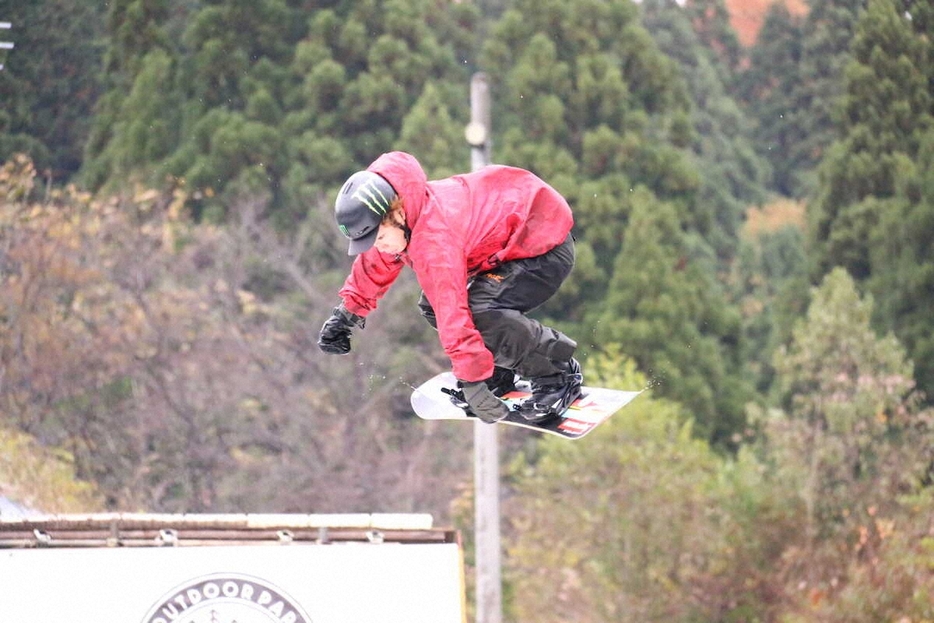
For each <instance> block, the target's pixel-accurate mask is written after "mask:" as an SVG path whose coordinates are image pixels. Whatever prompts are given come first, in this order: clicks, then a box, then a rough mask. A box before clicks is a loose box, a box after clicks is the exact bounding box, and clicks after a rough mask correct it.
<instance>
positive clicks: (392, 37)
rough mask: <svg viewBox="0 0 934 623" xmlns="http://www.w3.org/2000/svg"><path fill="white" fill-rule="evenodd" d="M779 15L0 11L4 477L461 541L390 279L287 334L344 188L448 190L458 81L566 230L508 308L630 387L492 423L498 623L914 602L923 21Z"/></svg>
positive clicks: (426, 338)
mask: <svg viewBox="0 0 934 623" xmlns="http://www.w3.org/2000/svg"><path fill="white" fill-rule="evenodd" d="M793 8H794V9H795V10H793V11H789V10H788V9H787V8H786V7H785V6H784V5H778V4H775V5H772V7H771V8H769V9H768V10H767V11H766V13H764V14H762V15H761V22H762V26H761V29H760V30H759V32H758V37H756V38H755V41H754V42H752V40H751V39H750V38H749V37H747V36H746V35H747V33H744V32H737V30H736V28H735V27H734V24H735V23H736V19H735V18H736V11H737V4H736V3H729V4H725V3H724V2H723V1H722V0H690V1H688V2H687V3H683V4H682V3H677V2H673V1H669V0H645V1H643V2H641V3H633V2H632V1H631V0H583V1H575V2H568V1H566V0H544V1H532V0H497V1H479V0H478V1H476V2H470V1H467V0H463V1H460V2H451V1H447V0H362V1H345V0H336V1H335V0H331V1H324V2H316V1H314V0H259V1H257V0H249V1H248V0H111V1H110V2H108V3H99V2H93V1H91V0H33V1H32V2H20V1H17V0H0V21H9V22H11V23H12V24H13V28H12V29H10V30H9V31H0V32H3V37H4V38H7V39H9V40H12V41H14V42H15V44H16V46H15V47H14V48H13V49H12V50H0V62H2V63H3V65H4V68H3V70H0V102H2V104H0V494H3V495H8V496H11V497H15V498H18V499H20V500H21V501H22V502H24V503H26V504H29V505H32V506H37V507H41V508H43V509H46V510H52V511H54V510H61V511H65V510H75V509H85V510H103V509H110V510H127V511H131V510H132V511H137V510H145V511H165V512H204V511H210V512H292V511H295V512H374V511H379V512H393V511H398V512H408V511H417V512H430V513H432V514H433V515H435V517H436V518H437V520H438V521H439V522H442V523H446V522H451V523H454V524H455V525H457V526H458V527H459V528H462V529H463V530H464V531H465V532H464V533H465V535H467V536H468V541H469V535H470V527H471V522H472V519H471V517H472V515H471V513H470V507H471V499H472V491H471V482H472V464H471V441H472V434H471V430H470V428H469V427H464V426H462V425H457V424H452V423H444V422H426V421H423V420H420V419H418V418H416V417H415V416H414V414H413V413H412V412H411V410H410V407H409V404H408V396H409V392H410V391H411V390H410V385H412V384H416V383H418V382H420V381H422V380H424V379H425V378H426V377H428V376H429V375H431V374H433V373H435V372H438V371H441V370H443V369H446V368H447V366H448V365H449V364H448V362H447V360H446V358H445V357H444V354H443V352H442V351H441V348H440V346H439V345H438V343H437V336H436V334H435V333H434V331H433V330H432V329H431V328H430V327H429V326H428V324H427V323H424V322H423V321H422V320H421V318H420V317H419V315H418V312H417V310H416V308H415V302H416V300H417V298H418V295H419V289H418V284H417V283H416V282H415V279H414V278H413V276H412V274H411V273H405V275H404V277H403V278H402V279H401V280H400V282H398V283H397V284H396V286H395V287H394V288H393V289H392V291H391V292H390V293H389V295H388V296H387V297H386V298H385V299H384V300H383V301H381V303H380V308H379V309H378V310H377V311H376V312H375V313H374V314H372V315H371V316H370V317H369V318H368V319H367V325H366V328H365V329H364V330H362V331H358V332H356V333H355V335H354V338H353V347H354V348H353V351H352V353H351V354H350V355H348V356H346V357H328V356H326V355H324V354H323V353H321V352H320V351H319V350H318V348H317V346H316V344H315V341H316V338H317V333H318V330H319V328H320V326H321V323H322V322H323V321H324V320H325V319H326V318H327V316H328V315H329V314H330V312H331V309H332V308H333V307H334V305H335V304H336V303H337V302H338V299H337V295H336V292H337V289H338V288H339V287H340V284H341V282H342V280H343V278H344V276H345V275H346V271H347V270H348V268H349V265H350V258H349V257H348V256H347V255H346V250H345V247H344V244H343V242H342V239H341V238H340V236H339V233H338V232H337V230H336V227H335V226H334V221H333V216H332V215H333V201H334V196H335V193H336V190H337V188H338V187H339V185H340V184H341V182H342V181H343V180H344V179H345V178H346V177H347V176H348V175H349V174H351V173H352V172H354V171H356V170H358V169H360V168H363V167H365V166H366V165H367V164H369V162H371V161H372V160H373V159H375V158H376V157H377V156H379V155H380V154H381V153H383V152H385V151H388V150H392V149H403V150H407V151H410V152H411V153H413V154H414V155H415V156H416V157H418V159H419V160H420V161H421V163H422V164H423V165H424V167H425V169H426V171H427V173H428V175H429V176H430V177H431V178H437V177H442V176H446V175H449V174H453V173H456V172H462V171H466V170H467V169H468V168H469V166H470V162H469V149H468V147H467V145H466V143H465V140H464V133H463V128H464V126H465V124H466V122H467V120H468V118H469V110H468V104H469V101H468V85H469V81H470V77H471V75H472V74H473V73H474V72H475V71H484V72H486V73H487V74H488V76H489V78H490V84H491V86H492V95H493V114H492V116H493V124H494V133H493V142H492V151H493V158H494V160H495V161H496V162H499V163H505V164H511V165H515V166H521V167H525V168H528V169H531V170H533V171H534V172H536V173H537V174H539V175H540V176H541V177H543V178H544V179H546V180H547V181H549V182H550V183H551V184H553V185H554V186H555V187H556V188H557V189H558V190H559V191H561V192H562V193H563V194H564V195H565V196H566V197H567V198H568V200H569V202H570V204H571V206H572V208H573V210H574V214H575V235H576V238H577V240H578V243H577V245H578V246H577V251H578V260H577V265H576V267H575V270H574V273H573V274H572V276H571V277H570V279H569V280H568V282H567V283H566V284H565V286H564V287H563V288H562V290H561V291H560V293H559V294H558V296H556V297H555V298H554V299H552V300H551V301H549V303H548V304H547V305H546V306H545V307H544V308H543V309H542V310H540V311H539V312H537V313H538V314H539V315H540V316H542V317H543V318H547V319H548V321H549V322H550V323H553V324H554V325H555V326H557V327H560V328H561V329H562V330H564V331H566V332H568V333H569V334H570V335H572V336H573V337H575V338H576V339H577V340H578V341H579V342H580V345H581V350H580V354H581V358H582V361H583V365H584V373H585V379H586V382H587V383H588V384H593V385H604V386H607V387H618V388H622V389H633V388H641V387H648V388H649V391H648V392H646V393H645V394H643V396H641V397H640V398H639V399H638V400H637V401H636V402H635V403H633V405H632V407H630V408H628V409H627V410H625V411H624V412H622V413H621V414H619V415H617V416H616V417H615V418H614V419H613V420H611V422H610V423H608V424H606V425H604V426H603V427H601V428H600V429H599V430H597V431H596V432H594V433H593V434H592V435H591V436H589V437H588V438H587V439H585V440H583V441H580V442H575V443H570V442H561V441H558V440H553V439H542V438H539V437H537V436H534V435H532V434H530V433H528V432H527V431H521V432H520V431H517V430H515V429H503V430H502V435H501V443H502V445H503V447H502V450H501V452H502V455H503V459H504V472H505V478H504V512H505V515H504V551H505V553H506V560H505V564H506V567H507V569H506V581H507V584H508V589H509V590H507V595H508V596H509V598H508V600H507V604H506V610H507V613H506V614H507V619H508V620H510V621H544V622H547V621H569V620H573V621H578V622H584V623H586V622H598V621H601V622H602V621H684V622H685V623H687V622H690V621H748V622H752V621H775V622H778V621H783V622H790V621H794V622H797V621H801V622H804V621H822V622H823V621H826V622H830V621H841V622H842V621H848V622H853V621H866V622H867V623H870V622H873V623H874V622H877V621H887V620H893V621H905V622H920V621H930V620H934V575H932V573H931V569H932V568H934V523H932V521H934V520H932V517H934V498H932V493H934V484H932V480H934V433H932V426H934V411H932V404H934V399H932V397H934V338H932V335H934V314H932V313H931V311H930V310H931V309H934V251H932V249H931V244H930V241H931V240H932V239H934V86H932V85H934V45H932V42H931V39H930V37H931V32H934V24H932V20H934V3H932V1H931V0H920V1H918V0H911V1H909V0H811V2H809V3H808V4H807V6H806V10H800V9H801V7H798V6H797V5H796V6H795V7H793ZM730 11H733V15H732V16H731V14H730ZM731 17H732V18H733V19H732V20H731ZM584 474H587V475H584ZM468 546H469V542H468ZM542 586H547V587H549V589H548V590H546V591H542V590H541V587H542Z"/></svg>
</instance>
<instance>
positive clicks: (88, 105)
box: [0, 0, 105, 182]
mask: <svg viewBox="0 0 934 623" xmlns="http://www.w3.org/2000/svg"><path fill="white" fill-rule="evenodd" d="M104 14H105V10H104V8H103V4H101V3H97V2H83V1H80V0H34V1H31V2H22V1H19V0H13V1H12V2H11V1H10V0H0V20H2V21H7V22H10V23H11V24H12V28H11V29H10V30H3V31H0V33H2V37H3V39H4V40H5V41H12V42H13V43H14V45H15V47H14V48H13V50H11V51H9V52H7V53H6V54H5V58H0V62H2V63H3V64H4V68H3V70H2V71H0V102H2V106H0V162H4V161H6V160H7V159H8V158H10V156H12V155H13V154H14V153H18V152H20V153H25V154H27V155H29V156H30V158H31V159H32V160H33V162H34V163H35V165H36V167H37V168H38V169H39V171H41V172H43V174H44V175H46V176H48V177H50V178H51V179H52V180H53V181H55V182H64V181H67V180H69V179H71V177H72V176H73V175H74V174H75V173H76V172H77V171H78V169H79V168H80V166H81V161H82V157H83V150H84V143H85V141H86V140H87V136H88V134H89V132H90V127H91V119H92V112H93V109H94V106H95V103H96V101H97V98H98V96H99V95H100V93H101V89H102V87H101V78H100V75H99V71H100V68H101V65H102V55H103V50H102V46H101V37H102V35H103V32H104Z"/></svg>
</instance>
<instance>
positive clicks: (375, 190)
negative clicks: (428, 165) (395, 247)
mask: <svg viewBox="0 0 934 623" xmlns="http://www.w3.org/2000/svg"><path fill="white" fill-rule="evenodd" d="M395 198H396V191H395V190H394V189H393V187H392V186H391V185H390V184H389V182H387V181H386V179H385V178H384V177H383V176H381V175H379V174H377V173H373V172H372V171H358V172H357V173H354V174H353V175H351V176H350V177H349V178H348V179H347V181H346V182H344V185H343V187H341V190H340V192H339V193H337V201H336V202H335V203H334V213H335V217H336V218H337V226H338V227H339V228H340V230H341V233H342V234H344V235H345V236H347V237H348V238H350V248H349V249H348V250H347V254H348V255H358V254H360V253H363V252H364V251H366V250H367V249H369V248H370V247H372V246H373V243H374V242H376V235H377V232H378V230H379V226H380V223H382V222H383V217H384V216H386V214H387V213H388V212H389V209H390V206H392V202H393V201H394V200H395Z"/></svg>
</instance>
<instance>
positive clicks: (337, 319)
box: [318, 303, 365, 355]
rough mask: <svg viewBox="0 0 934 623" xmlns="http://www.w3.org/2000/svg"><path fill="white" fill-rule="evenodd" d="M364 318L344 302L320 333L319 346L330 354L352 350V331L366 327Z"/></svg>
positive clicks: (341, 353)
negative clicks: (354, 312) (345, 305)
mask: <svg viewBox="0 0 934 623" xmlns="http://www.w3.org/2000/svg"><path fill="white" fill-rule="evenodd" d="M364 324H365V322H364V319H363V318H361V317H360V316H358V315H357V314H353V313H351V312H349V311H347V309H346V308H345V307H344V305H343V303H342V304H340V305H338V306H337V307H335V308H334V313H332V314H331V317H330V318H328V319H327V320H326V321H325V323H324V326H323V327H321V333H319V334H318V347H319V348H320V349H321V350H323V351H324V352H326V353H328V354H329V355H346V354H347V353H349V352H350V332H351V330H352V329H353V328H354V327H360V328H361V329H362V328H363V327H364Z"/></svg>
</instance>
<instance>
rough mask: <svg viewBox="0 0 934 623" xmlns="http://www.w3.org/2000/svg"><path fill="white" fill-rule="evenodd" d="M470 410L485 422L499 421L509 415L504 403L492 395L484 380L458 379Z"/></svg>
mask: <svg viewBox="0 0 934 623" xmlns="http://www.w3.org/2000/svg"><path fill="white" fill-rule="evenodd" d="M457 384H458V385H459V386H460V388H461V391H463V392H464V400H465V401H466V402H467V404H468V405H470V411H471V412H472V413H473V414H474V415H476V416H477V417H478V418H480V419H481V420H482V421H484V422H486V423H487V424H492V423H494V422H499V421H500V420H501V419H503V418H504V417H506V416H507V415H509V407H508V406H506V403H505V402H503V401H502V400H500V399H499V398H497V397H496V396H494V395H493V392H491V391H490V388H489V387H487V384H486V381H474V382H469V381H458V382H457Z"/></svg>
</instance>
